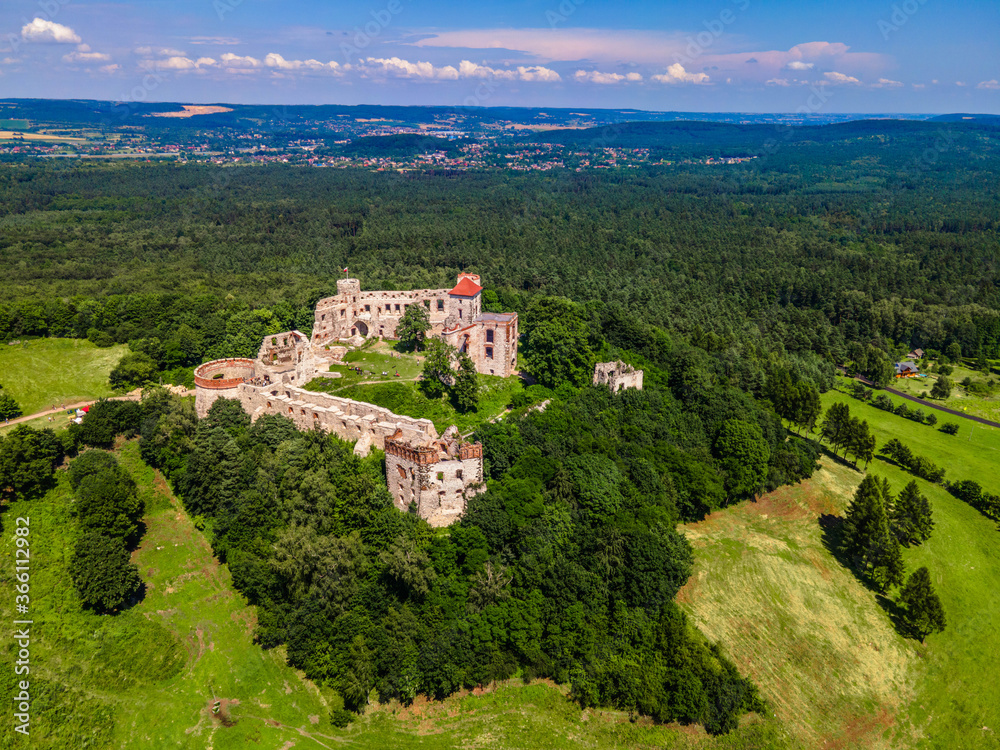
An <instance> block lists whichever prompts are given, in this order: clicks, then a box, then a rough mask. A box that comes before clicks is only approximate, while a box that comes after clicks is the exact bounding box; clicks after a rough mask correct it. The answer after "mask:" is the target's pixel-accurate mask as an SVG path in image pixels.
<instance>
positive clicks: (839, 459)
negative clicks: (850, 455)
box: [816, 440, 863, 474]
mask: <svg viewBox="0 0 1000 750" xmlns="http://www.w3.org/2000/svg"><path fill="white" fill-rule="evenodd" d="M816 446H817V447H818V448H819V450H820V453H822V454H823V455H824V456H826V457H827V458H829V459H830V460H832V461H833V462H834V463H835V464H839V465H840V466H846V467H847V468H848V469H852V470H853V471H856V472H858V473H859V474H860V473H863V472H862V470H861V469H860V468H859V467H858V465H857V464H854V463H851V462H850V461H849V460H847V458H846V457H844V456H838V455H837V454H836V453H834V452H833V451H832V450H830V448H829V447H828V446H826V445H823V443H821V442H819V441H818V440H817V441H816Z"/></svg>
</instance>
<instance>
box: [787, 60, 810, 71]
mask: <svg viewBox="0 0 1000 750" xmlns="http://www.w3.org/2000/svg"><path fill="white" fill-rule="evenodd" d="M815 65H816V63H807V62H802V61H801V60H792V61H791V62H790V63H788V65H786V66H785V67H786V68H788V69H789V70H812V69H813V67H815Z"/></svg>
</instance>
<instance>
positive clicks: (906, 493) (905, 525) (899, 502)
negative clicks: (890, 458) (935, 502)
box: [889, 480, 934, 547]
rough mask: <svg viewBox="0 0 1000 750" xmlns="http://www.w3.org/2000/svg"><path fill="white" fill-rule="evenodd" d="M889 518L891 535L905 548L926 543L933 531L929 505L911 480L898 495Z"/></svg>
mask: <svg viewBox="0 0 1000 750" xmlns="http://www.w3.org/2000/svg"><path fill="white" fill-rule="evenodd" d="M889 518H890V525H891V527H892V533H893V535H894V536H895V537H896V539H897V540H898V541H899V543H900V544H902V545H905V546H907V547H909V546H910V545H911V544H920V543H921V542H925V541H927V540H928V539H930V537H931V531H932V530H933V529H934V520H933V519H932V517H931V504H930V502H929V501H928V500H927V498H926V497H925V496H924V495H922V494H921V493H920V490H919V489H918V488H917V483H916V482H915V481H912V480H911V481H910V483H909V484H908V485H906V486H905V487H904V488H903V490H902V492H900V493H899V497H897V498H896V502H895V503H894V504H893V507H892V511H891V512H890V514H889Z"/></svg>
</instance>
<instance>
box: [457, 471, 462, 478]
mask: <svg viewBox="0 0 1000 750" xmlns="http://www.w3.org/2000/svg"><path fill="white" fill-rule="evenodd" d="M461 478H462V470H461V469H459V470H458V471H456V472H455V479H461Z"/></svg>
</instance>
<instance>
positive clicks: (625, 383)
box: [594, 360, 643, 393]
mask: <svg viewBox="0 0 1000 750" xmlns="http://www.w3.org/2000/svg"><path fill="white" fill-rule="evenodd" d="M642 376H643V372H642V370H636V369H635V368H634V367H632V365H627V364H625V363H624V362H622V361H621V360H618V361H616V362H599V363H598V364H597V365H596V366H595V367H594V385H604V386H607V387H608V388H609V389H610V391H611V392H612V393H618V392H619V391H623V390H625V389H626V388H635V389H636V390H639V391H641V390H642Z"/></svg>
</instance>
